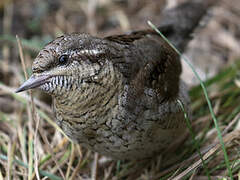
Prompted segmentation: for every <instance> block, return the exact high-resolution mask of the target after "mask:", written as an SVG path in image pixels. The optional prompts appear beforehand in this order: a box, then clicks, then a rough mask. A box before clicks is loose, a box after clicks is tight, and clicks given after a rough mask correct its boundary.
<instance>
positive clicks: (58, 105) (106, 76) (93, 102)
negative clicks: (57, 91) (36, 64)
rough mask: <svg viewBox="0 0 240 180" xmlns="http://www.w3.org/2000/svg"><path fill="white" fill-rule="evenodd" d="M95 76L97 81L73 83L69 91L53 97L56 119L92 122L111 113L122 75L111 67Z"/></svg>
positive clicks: (120, 89)
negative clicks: (78, 84)
mask: <svg viewBox="0 0 240 180" xmlns="http://www.w3.org/2000/svg"><path fill="white" fill-rule="evenodd" d="M97 78H98V81H97V82H83V83H82V84H81V85H80V87H77V86H76V85H73V86H72V88H71V90H70V91H67V92H66V93H64V94H63V95H61V96H55V97H53V98H54V109H55V111H56V116H57V119H58V120H66V121H68V120H71V122H76V123H81V122H82V123H85V122H89V123H93V122H94V121H100V120H101V119H102V120H103V119H106V117H108V114H112V111H114V108H115V109H116V108H117V107H116V106H117V104H118V95H119V93H120V92H121V91H123V83H122V77H121V75H120V74H119V73H117V72H114V70H113V67H111V68H106V69H105V70H103V71H102V72H101V73H100V74H99V75H98V77H97ZM63 112H64V113H63ZM108 118H109V117H108ZM80 121H81V122H80ZM103 121H105V120H103ZM95 123H96V122H95Z"/></svg>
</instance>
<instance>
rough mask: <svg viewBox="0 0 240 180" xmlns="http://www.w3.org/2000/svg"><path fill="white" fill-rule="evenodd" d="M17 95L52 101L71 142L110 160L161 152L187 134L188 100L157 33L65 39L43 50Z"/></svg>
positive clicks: (176, 65)
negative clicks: (30, 93) (37, 93)
mask: <svg viewBox="0 0 240 180" xmlns="http://www.w3.org/2000/svg"><path fill="white" fill-rule="evenodd" d="M32 72H33V74H32V76H31V77H30V78H29V79H28V80H27V81H26V82H25V83H23V85H22V86H21V87H20V88H19V89H18V90H17V92H21V91H24V90H27V89H32V88H39V89H41V90H42V91H43V92H46V93H48V94H50V95H51V96H52V98H53V111H54V115H55V117H56V122H57V124H58V126H59V127H60V128H61V129H62V130H63V131H64V133H65V134H66V135H67V136H68V137H69V138H70V139H71V140H73V142H76V143H78V144H81V145H82V146H84V147H87V148H88V149H91V150H92V151H95V152H99V153H100V154H103V155H106V156H109V157H112V158H113V159H142V158H148V157H151V156H153V155H154V154H158V153H159V152H161V151H163V150H164V149H166V147H168V146H169V145H170V144H171V143H172V142H173V141H174V140H175V139H177V138H178V137H179V136H180V135H181V134H183V132H184V131H185V129H186V128H185V120H184V113H183V111H182V110H181V108H180V105H179V104H178V102H177V100H180V101H181V102H182V103H183V105H184V107H185V109H188V104H189V97H188V94H187V89H186V86H185V85H184V83H183V82H182V80H181V79H180V74H181V62H180V60H179V56H178V55H177V53H176V52H175V51H174V50H173V49H172V48H171V47H170V45H168V44H167V42H165V41H164V40H163V39H162V38H161V37H160V36H159V35H157V34H156V33H155V32H154V31H150V30H149V31H138V32H134V33H131V34H128V35H118V36H117V35H116V36H109V37H105V38H98V37H94V36H91V35H88V34H79V33H73V34H66V35H63V36H61V37H58V38H56V39H55V40H53V41H52V42H50V43H49V44H48V45H46V46H45V47H44V48H43V49H42V50H41V51H40V52H39V54H38V55H37V57H36V58H35V60H34V61H33V65H32Z"/></svg>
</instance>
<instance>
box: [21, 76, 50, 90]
mask: <svg viewBox="0 0 240 180" xmlns="http://www.w3.org/2000/svg"><path fill="white" fill-rule="evenodd" d="M49 78H50V76H49V75H38V76H36V75H32V76H31V77H30V78H29V79H28V80H27V81H25V82H24V83H23V84H22V85H21V86H20V87H19V88H18V89H17V90H16V93H19V92H22V91H25V90H28V89H33V88H37V87H39V86H41V85H42V84H44V83H46V82H48V79H49Z"/></svg>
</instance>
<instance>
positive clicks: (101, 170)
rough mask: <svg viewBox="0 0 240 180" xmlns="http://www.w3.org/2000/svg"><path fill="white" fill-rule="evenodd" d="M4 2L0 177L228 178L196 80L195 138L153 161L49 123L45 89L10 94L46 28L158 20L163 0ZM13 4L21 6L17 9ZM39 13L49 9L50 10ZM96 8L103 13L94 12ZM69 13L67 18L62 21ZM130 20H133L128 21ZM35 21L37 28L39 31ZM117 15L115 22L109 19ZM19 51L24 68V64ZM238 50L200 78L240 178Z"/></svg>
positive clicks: (105, 29) (53, 31)
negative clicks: (104, 151)
mask: <svg viewBox="0 0 240 180" xmlns="http://www.w3.org/2000/svg"><path fill="white" fill-rule="evenodd" d="M5 2H6V3H5V4H3V5H2V4H1V3H0V8H1V9H2V10H4V13H3V14H2V15H0V16H1V18H2V20H3V26H2V27H3V30H2V31H3V35H0V41H1V42H3V43H1V48H2V49H1V52H0V180H1V179H29V180H30V179H44V177H48V178H49V179H72V180H74V179H98V180H102V179H104V180H107V179H109V180H111V179H112V180H114V179H130V180H132V179H141V180H147V179H156V180H158V179H203V180H204V179H208V178H209V177H210V178H211V179H224V178H226V179H227V178H228V171H227V168H226V164H225V162H224V156H223V152H222V149H221V145H220V144H219V141H218V138H217V131H216V128H215V126H214V123H213V121H212V119H211V115H210V113H209V110H208V106H207V103H206V100H205V98H204V95H203V93H202V89H201V88H200V86H195V87H192V88H191V90H190V95H191V99H192V104H191V106H192V109H193V117H192V123H191V127H192V129H193V133H194V137H195V138H194V139H193V138H191V136H190V134H189V132H187V134H186V139H185V143H184V144H182V146H180V147H178V148H177V147H174V146H172V147H171V148H170V149H169V151H170V150H171V151H173V153H172V154H171V155H170V154H169V153H165V154H164V155H162V156H159V157H153V159H152V160H144V161H138V162H129V161H113V160H111V159H108V158H107V157H103V156H101V155H98V154H96V153H93V152H90V151H88V150H87V149H84V148H82V147H81V146H79V145H76V144H73V143H71V142H70V141H69V140H68V139H67V138H66V137H65V136H64V135H63V134H62V133H61V130H60V129H59V128H58V127H57V126H56V124H55V122H54V118H53V114H52V111H51V108H50V104H51V102H50V98H49V97H48V96H46V95H43V94H40V93H39V92H33V95H32V93H31V92H29V93H28V94H27V93H21V94H15V93H14V90H15V88H13V87H17V86H18V85H19V84H20V83H21V82H23V81H24V79H25V78H26V77H27V76H28V74H29V73H30V70H29V67H31V62H32V59H33V57H34V56H35V55H36V52H37V51H38V50H39V49H40V48H41V47H42V45H43V44H44V43H45V42H47V41H49V39H50V38H49V36H46V35H44V34H50V35H52V37H55V36H57V35H59V34H60V33H61V32H71V31H76V30H78V28H80V27H81V31H88V32H91V33H92V34H97V32H98V33H99V34H100V35H104V34H108V35H109V34H113V33H116V32H121V31H127V30H129V28H133V29H136V28H138V27H142V26H143V24H142V23H141V22H142V21H143V20H145V19H144V18H146V19H147V18H149V16H152V17H154V18H153V19H152V20H153V22H154V24H157V21H156V19H157V14H156V12H158V11H159V10H160V9H161V8H160V5H161V6H162V5H163V3H155V4H154V2H152V1H151V3H147V2H148V1H144V0H143V1H140V2H139V3H136V1H135V0H134V1H133V2H132V4H131V3H130V4H131V6H129V7H127V8H126V7H125V6H124V2H125V1H122V3H123V5H122V4H121V3H112V2H111V1H100V5H99V4H96V1H91V3H87V1H83V2H82V1H79V3H77V4H75V5H74V6H73V4H74V2H75V1H74V0H71V2H73V3H66V2H65V1H63V2H62V1H61V3H56V2H55V1H53V2H55V4H54V3H53V5H50V4H46V3H45V1H37V2H36V3H35V4H34V3H30V2H29V1H28V0H23V1H21V2H14V1H13V2H12V3H11V2H8V1H5ZM44 3H45V4H44ZM104 3H107V4H104ZM134 3H135V4H134ZM36 4H37V5H39V7H40V9H39V11H38V12H37V13H38V15H36V14H37V13H36V14H35V15H34V16H33V19H31V20H30V22H31V23H32V24H31V23H30V25H29V26H27V27H24V28H23V27H21V26H20V25H19V23H17V22H16V21H17V20H19V19H18V18H23V19H24V18H26V21H27V18H29V15H31V13H33V12H31V11H29V12H28V13H25V14H24V15H23V14H21V13H22V11H21V8H24V6H29V7H33V9H34V7H35V5H36ZM54 5H55V6H57V5H58V6H59V7H58V9H57V11H56V13H55V14H54V18H52V17H53V16H50V12H49V11H48V10H46V7H47V8H49V10H51V8H57V7H54ZM157 5H158V8H156V7H157ZM99 6H100V8H99ZM16 7H17V8H19V9H18V10H16ZM78 7H79V8H78ZM97 7H98V8H97ZM25 8H26V7H25ZM44 8H45V9H44ZM79 9H80V10H79ZM84 9H87V10H85V11H84ZM103 10H104V11H103ZM78 11H79V12H78ZM113 11H114V12H116V13H113V14H114V15H112V17H113V19H111V18H108V19H107V20H106V21H108V23H105V22H103V19H104V18H106V17H109V14H110V13H112V12H113ZM34 12H35V11H34ZM141 12H148V15H146V16H145V15H144V16H143V15H142V13H141ZM18 13H19V14H18ZM41 13H47V16H46V15H45V14H41ZM81 13H82V15H81ZM99 13H102V14H103V16H99ZM154 13H155V14H154ZM16 14H17V15H18V17H16ZM76 14H77V15H78V16H79V19H81V18H82V20H81V21H80V20H79V19H78V20H76V19H75V18H76V16H77V15H76ZM133 14H137V15H133ZM96 16H97V17H96ZM40 17H41V18H40ZM67 17H68V19H70V20H66V18H67ZM103 17H104V18H103ZM127 17H131V18H129V19H128V18H127ZM84 18H85V19H84ZM154 19H155V21H154ZM40 20H41V21H40ZM134 20H135V22H136V23H133V21H134ZM35 21H36V22H35ZM39 22H41V23H40V25H41V32H39V30H38V28H39V24H38V23H39ZM64 22H66V23H64ZM116 22H117V23H118V25H114V23H116ZM137 22H140V23H137ZM23 23H24V22H23ZM130 25H131V27H130ZM144 26H145V25H144ZM13 27H15V28H13ZM112 27H113V28H112ZM145 27H146V26H145ZM0 31H1V30H0ZM12 34H20V35H21V37H26V38H25V39H23V40H22V41H21V42H20V41H18V47H17V43H16V41H15V36H14V35H12ZM33 34H34V35H33ZM21 44H22V45H21ZM22 49H23V50H22ZM18 54H20V59H21V60H22V61H21V62H22V64H26V65H25V67H27V68H25V67H24V66H23V67H24V68H22V67H21V64H20V60H18V58H17V57H18ZM229 56H230V55H229ZM230 57H231V58H232V56H230ZM236 57H237V56H236V55H235V54H234V60H235V61H234V62H233V60H232V59H231V63H230V62H229V63H228V65H227V66H226V67H225V68H223V69H222V70H221V71H220V72H219V73H218V74H216V75H215V76H214V77H213V78H209V79H208V80H207V81H206V82H205V84H206V86H207V90H208V93H209V96H210V100H211V103H212V105H213V107H214V112H215V114H216V116H217V119H218V124H219V127H220V129H221V131H222V136H223V141H224V144H225V147H226V150H227V153H228V158H229V161H230V167H231V171H232V173H233V176H234V178H235V179H237V178H239V179H240V121H239V117H240V106H239V102H240V96H239V93H240V89H239V86H240V78H239V69H240V61H238V58H236ZM209 58H211V56H210V57H209ZM13 59H14V60H13ZM22 72H24V75H23V73H22ZM24 76H25V78H24ZM32 97H34V98H32ZM33 99H34V100H33ZM196 144H197V145H196ZM197 146H199V147H200V152H201V155H202V159H203V160H204V162H205V164H206V167H205V168H203V163H202V161H201V159H200V157H199V155H198V153H197V148H196V147H197ZM169 151H166V152H169ZM207 172H208V173H209V177H208V173H207ZM45 179H47V178H45Z"/></svg>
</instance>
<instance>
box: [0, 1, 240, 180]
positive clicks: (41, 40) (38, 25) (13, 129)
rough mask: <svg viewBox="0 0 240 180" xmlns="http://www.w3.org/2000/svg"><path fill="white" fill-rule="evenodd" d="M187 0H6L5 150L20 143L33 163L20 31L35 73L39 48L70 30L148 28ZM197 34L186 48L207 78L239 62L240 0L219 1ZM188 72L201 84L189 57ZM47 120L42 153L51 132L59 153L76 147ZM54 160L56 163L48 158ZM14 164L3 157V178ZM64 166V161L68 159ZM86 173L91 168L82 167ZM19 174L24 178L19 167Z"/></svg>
mask: <svg viewBox="0 0 240 180" xmlns="http://www.w3.org/2000/svg"><path fill="white" fill-rule="evenodd" d="M185 1H188V0H89V1H87V0H68V1H64V0H1V1H0V144H1V147H0V155H5V156H6V157H7V156H8V157H14V156H11V154H9V153H10V152H11V153H12V155H13V154H14V152H15V151H14V150H13V148H17V149H18V151H16V154H18V155H17V156H16V157H21V158H19V159H21V160H22V162H23V163H25V164H28V165H29V163H28V162H29V161H28V160H29V157H28V155H27V150H28V148H26V147H25V145H24V143H26V142H27V141H29V134H28V133H29V132H31V128H32V127H33V126H35V124H34V123H33V124H34V125H33V124H30V125H29V123H28V121H27V119H28V117H29V112H28V110H26V104H27V101H26V100H24V98H26V99H27V98H29V96H27V95H25V94H24V98H23V97H20V96H17V95H14V93H13V92H14V90H15V88H16V87H18V86H19V85H20V84H21V83H22V82H23V81H24V75H23V70H22V67H21V62H20V58H19V50H18V47H17V42H16V35H18V36H19V37H20V39H21V42H22V46H23V52H24V58H25V63H26V66H27V71H28V73H29V74H31V64H32V61H33V59H34V57H36V55H37V53H38V52H39V50H40V49H41V48H42V47H43V46H44V45H45V44H46V43H48V42H49V41H51V40H53V39H54V38H56V37H58V36H60V35H62V34H64V33H71V32H84V33H89V34H91V35H96V36H99V37H104V36H109V35H114V34H121V33H126V32H129V31H132V30H140V29H146V28H149V26H148V25H147V23H146V22H147V20H150V21H152V23H153V24H156V25H157V24H159V22H161V16H160V14H161V12H162V11H163V10H165V9H168V8H171V7H174V6H176V5H178V4H179V3H181V2H185ZM193 37H194V39H193V40H192V41H191V42H190V43H189V45H188V48H187V49H186V51H185V52H184V53H185V54H186V55H187V56H188V57H189V59H190V60H191V62H192V63H193V65H194V66H195V68H196V70H197V72H198V73H199V74H200V76H201V77H202V78H203V79H209V78H211V77H214V76H215V75H217V74H218V73H219V72H220V71H222V69H224V68H225V67H228V66H230V65H231V64H233V63H235V61H237V60H238V59H239V57H240V1H239V0H221V1H219V3H218V4H217V5H216V6H214V7H213V8H212V9H211V10H210V11H209V14H208V15H207V16H206V17H205V18H204V19H203V20H202V22H201V23H200V26H199V28H198V29H197V30H196V31H195V33H194V34H193ZM182 76H183V79H184V80H185V81H186V82H187V83H188V85H189V86H190V87H192V86H195V85H197V84H199V82H198V81H196V78H195V77H194V75H193V73H192V71H191V69H190V68H189V67H187V66H186V64H185V63H183V74H182ZM34 96H35V97H37V98H38V100H37V106H38V107H40V109H41V108H42V110H43V112H45V113H46V114H42V116H41V118H43V119H45V120H46V121H48V120H47V119H48V117H49V119H53V118H52V114H51V109H50V105H51V98H50V97H48V96H47V95H45V94H41V93H40V92H34ZM27 112H28V113H27ZM44 115H47V116H44ZM44 117H45V118H44ZM46 121H41V122H40V126H39V131H40V132H41V134H42V135H41V136H40V137H38V140H39V142H38V143H37V144H36V146H37V147H38V156H39V158H40V157H45V156H46V154H47V152H48V153H49V152H51V151H50V150H49V149H48V148H46V147H45V145H44V144H45V143H46V141H44V137H45V136H46V139H47V140H48V141H49V142H50V143H49V144H50V146H51V147H55V146H57V147H58V148H59V149H58V151H57V153H56V156H58V155H59V154H60V155H63V154H64V153H65V151H64V152H62V151H61V150H62V149H61V147H65V148H66V149H67V150H68V149H69V150H70V151H71V150H72V146H73V145H72V146H70V148H69V145H65V144H68V143H66V142H65V141H63V140H62V135H61V134H60V133H59V132H58V131H55V129H54V126H52V125H50V123H49V122H47V123H46ZM33 129H34V128H33ZM33 132H34V131H33ZM27 134H28V135H27ZM44 134H45V135H44ZM65 140H66V139H65ZM9 142H11V143H9ZM14 142H15V144H14ZM59 144H60V145H59ZM13 146H16V147H13ZM24 152H25V153H26V154H25V155H24ZM81 152H82V151H81ZM58 153H59V154H58ZM84 153H87V152H85V151H84ZM60 155H59V157H60ZM89 157H90V159H91V158H92V159H94V157H93V156H89ZM55 158H56V157H55ZM56 159H58V158H56ZM52 161H54V160H52ZM89 161H90V160H89ZM65 162H66V161H65ZM43 164H44V163H43ZM49 164H51V163H49V162H48V165H49ZM53 164H54V166H48V165H44V166H45V167H46V169H47V167H48V169H50V167H54V168H56V169H54V170H53V169H52V171H54V172H61V170H57V169H58V168H57V166H55V163H53ZM63 164H64V163H63ZM11 165H12V164H11V162H10V161H9V162H5V161H4V160H3V158H2V159H1V158H0V171H1V172H2V175H1V173H0V179H1V176H2V177H6V176H7V174H8V175H9V174H10V171H11V168H10V167H11ZM9 166H10V167H9ZM60 166H61V167H62V162H60ZM89 166H91V164H89ZM65 167H67V165H66V164H65ZM110 168H111V166H110V165H108V166H107V169H110ZM14 171H19V172H21V173H22V174H24V173H26V172H27V170H26V168H25V169H24V168H23V169H21V168H20V170H19V169H18V170H16V169H14ZM52 171H51V172H52ZM69 171H70V170H69ZM54 172H53V174H54ZM58 174H61V173H58ZM82 174H89V172H87V170H86V172H85V171H82ZM90 174H91V173H90ZM59 176H60V175H59ZM69 176H70V175H69ZM13 177H15V178H17V179H18V175H17V173H16V174H14V175H13ZM23 177H24V176H23ZM33 177H34V176H33ZM79 177H80V175H79ZM109 177H112V176H109ZM82 178H83V176H82ZM110 179H111V178H110Z"/></svg>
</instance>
